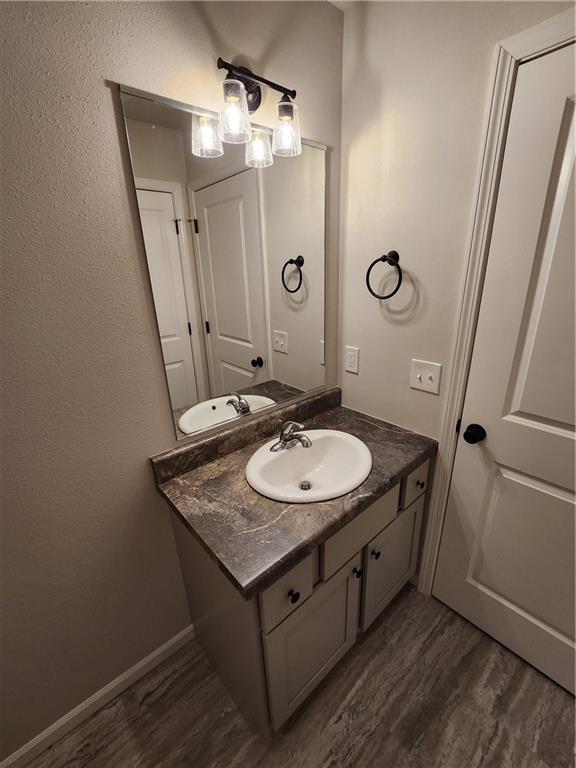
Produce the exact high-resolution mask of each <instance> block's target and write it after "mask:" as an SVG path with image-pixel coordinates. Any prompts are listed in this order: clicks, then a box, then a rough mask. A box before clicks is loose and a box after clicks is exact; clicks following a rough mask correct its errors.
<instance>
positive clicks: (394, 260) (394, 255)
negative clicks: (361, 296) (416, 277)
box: [366, 251, 402, 299]
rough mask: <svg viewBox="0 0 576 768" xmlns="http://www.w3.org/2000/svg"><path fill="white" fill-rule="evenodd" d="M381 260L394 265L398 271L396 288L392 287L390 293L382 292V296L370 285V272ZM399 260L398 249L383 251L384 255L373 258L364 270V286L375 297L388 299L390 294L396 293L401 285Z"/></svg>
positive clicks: (390, 296)
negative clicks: (365, 270) (366, 269)
mask: <svg viewBox="0 0 576 768" xmlns="http://www.w3.org/2000/svg"><path fill="white" fill-rule="evenodd" d="M381 261H383V262H384V263H385V264H390V266H391V267H395V269H396V271H397V272H398V283H397V285H396V288H394V290H393V291H390V293H386V294H384V296H381V295H380V294H379V293H376V291H375V290H373V288H372V286H371V285H370V274H371V272H372V270H373V269H374V267H375V266H376V264H379V263H380V262H381ZM399 261H400V254H399V253H398V251H389V252H388V253H385V254H384V256H380V258H378V259H374V261H373V262H372V264H370V266H369V267H368V271H367V272H366V287H367V288H368V290H369V291H370V293H371V294H372V296H374V297H375V298H376V299H390V298H392V296H394V294H395V293H398V291H399V290H400V286H401V285H402V270H401V269H400V264H398V262H399Z"/></svg>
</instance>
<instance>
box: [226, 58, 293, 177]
mask: <svg viewBox="0 0 576 768" xmlns="http://www.w3.org/2000/svg"><path fill="white" fill-rule="evenodd" d="M216 64H217V67H218V69H225V70H226V73H227V74H226V79H225V80H224V82H223V89H224V102H225V103H224V106H223V108H222V110H221V112H220V118H219V135H220V138H221V139H222V141H224V142H229V143H232V144H241V143H248V142H249V141H250V140H251V138H252V137H251V130H250V118H249V114H250V113H252V112H255V111H256V110H257V109H258V107H259V106H260V103H261V102H262V89H261V87H260V84H262V85H266V86H268V88H272V89H273V90H275V91H278V92H279V93H281V94H282V98H281V99H280V102H279V103H278V113H277V121H276V125H275V127H274V132H273V136H272V153H273V154H275V155H278V156H280V157H294V156H296V155H299V154H301V152H302V140H301V137H300V124H299V120H298V107H297V106H296V104H294V102H293V99H295V98H296V91H295V90H293V89H291V88H286V86H284V85H280V84H279V83H275V82H273V81H272V80H267V79H266V78H265V77H262V76H261V75H257V74H255V73H254V72H252V70H251V69H248V67H240V66H236V65H235V64H231V63H230V62H228V61H224V59H222V58H218V61H217V62H216ZM263 135H264V132H260V139H261V141H257V142H256V143H255V144H254V146H253V147H252V148H250V149H249V147H247V148H246V162H247V164H248V165H252V166H253V167H256V168H263V167H266V165H271V164H272V158H271V157H270V162H268V160H267V159H266V161H265V162H263V161H262V162H263V164H259V165H253V164H254V163H255V162H258V163H260V162H261V159H260V156H261V155H262V157H263V158H264V157H266V158H267V157H268V149H267V147H269V139H268V137H267V136H266V140H265V141H264V140H263V139H262V136H263ZM249 158H250V160H251V162H248V159H249ZM257 158H258V159H257Z"/></svg>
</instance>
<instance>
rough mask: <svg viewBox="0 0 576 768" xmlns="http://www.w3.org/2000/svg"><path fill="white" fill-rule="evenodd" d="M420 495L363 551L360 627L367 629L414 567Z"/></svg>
mask: <svg viewBox="0 0 576 768" xmlns="http://www.w3.org/2000/svg"><path fill="white" fill-rule="evenodd" d="M423 509H424V497H423V496H422V497H421V498H420V499H418V501H416V502H415V503H414V504H412V506H411V507H410V508H409V509H406V510H405V511H404V512H400V514H399V515H398V517H397V518H396V520H394V522H393V523H392V524H391V525H389V526H388V528H386V530H384V531H382V533H380V534H378V536H376V537H375V538H374V539H372V541H371V542H370V543H369V544H368V546H367V547H366V550H365V552H364V569H363V571H364V574H365V577H364V578H365V582H364V597H363V605H362V629H367V628H368V627H369V626H370V624H371V623H372V622H373V621H374V619H375V618H376V617H377V616H378V615H379V613H380V612H381V611H382V610H383V608H385V607H386V605H387V604H388V603H389V602H390V600H392V598H393V597H394V595H395V594H396V593H397V592H399V591H400V589H401V588H402V587H403V586H404V584H406V582H407V581H408V580H409V579H411V578H412V576H413V575H414V573H415V570H416V560H417V557H418V544H419V540H420V524H421V521H422V512H423Z"/></svg>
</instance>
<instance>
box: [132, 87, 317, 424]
mask: <svg viewBox="0 0 576 768" xmlns="http://www.w3.org/2000/svg"><path fill="white" fill-rule="evenodd" d="M215 87H216V88H218V86H217V83H216V82H215ZM218 90H219V89H218ZM218 90H217V91H216V93H218ZM218 98H219V97H218ZM121 99H122V106H123V110H124V118H125V125H126V135H127V138H128V145H129V150H130V158H131V162H132V169H133V177H134V184H135V192H136V199H137V203H138V213H139V217H140V225H141V229H142V236H143V241H144V247H145V252H146V260H147V263H148V274H149V277H150V283H151V288H152V295H153V299H154V308H155V312H156V320H157V327H158V335H159V339H160V345H161V349H162V356H163V363H164V370H165V375H166V382H167V387H168V392H169V396H170V401H171V405H172V418H173V422H174V426H175V429H176V434H177V437H178V438H184V437H186V436H187V435H192V434H194V433H196V432H198V431H200V430H203V429H208V428H211V427H214V426H216V425H218V424H223V423H226V422H229V421H230V420H231V419H236V418H239V417H240V416H243V415H246V414H247V413H254V412H256V411H258V410H259V409H262V408H270V407H272V406H274V405H275V404H277V403H282V402H283V401H286V400H289V399H293V398H294V397H297V396H299V395H302V394H303V393H305V392H307V391H309V390H312V389H317V388H318V387H321V386H322V385H323V384H324V371H325V369H324V361H323V343H324V284H325V275H324V271H325V220H326V210H325V208H326V188H325V184H326V173H325V171H326V151H325V148H321V147H320V146H318V145H315V144H313V143H312V142H308V141H307V140H306V139H303V140H302V153H301V154H300V155H298V156H294V157H288V158H284V157H277V158H276V160H275V162H274V164H273V165H271V166H269V167H259V168H254V167H249V168H247V167H246V162H245V145H242V144H239V145H235V144H226V151H225V152H224V153H223V154H219V153H218V152H214V153H212V156H211V157H199V156H198V155H197V154H195V153H194V152H193V143H194V141H197V139H198V136H197V135H196V134H195V133H194V129H196V133H197V130H198V125H199V117H202V120H201V121H200V122H201V123H202V125H203V126H204V127H206V125H207V122H206V121H207V120H208V118H210V119H212V120H213V121H216V122H217V118H218V115H217V114H216V113H214V112H211V111H210V110H208V109H205V108H203V107H199V106H192V105H187V104H179V103H178V102H174V101H169V100H167V99H163V98H162V97H160V96H155V95H153V94H144V93H143V92H139V91H135V90H133V89H129V88H126V87H125V86H121ZM259 128H262V130H264V131H268V132H269V131H270V129H269V128H266V127H263V126H260V127H258V126H256V125H255V124H252V129H253V130H259ZM294 254H302V257H301V258H302V260H304V259H305V262H306V271H305V272H304V273H302V274H301V276H300V277H299V276H298V275H297V274H293V272H292V271H288V270H286V271H285V273H284V279H285V281H286V284H287V286H288V289H290V291H293V289H294V288H295V287H296V286H298V290H297V291H296V292H290V291H288V290H285V289H284V287H283V284H282V276H283V268H284V265H285V264H286V262H287V261H289V260H290V259H292V260H294ZM294 272H295V271H294ZM297 278H298V279H297ZM230 393H234V394H233V395H231V394H230ZM231 401H232V402H231ZM245 403H247V404H248V407H249V410H247V409H246V405H245Z"/></svg>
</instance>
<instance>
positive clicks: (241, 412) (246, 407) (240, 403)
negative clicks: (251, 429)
mask: <svg viewBox="0 0 576 768" xmlns="http://www.w3.org/2000/svg"><path fill="white" fill-rule="evenodd" d="M230 395H231V397H230V400H227V401H226V405H232V406H233V407H234V409H235V411H236V413H237V414H238V416H247V415H248V414H249V413H251V410H250V403H249V402H248V400H246V399H245V398H244V397H242V395H239V394H238V392H230ZM235 397H236V398H238V400H237V401H236V400H234V398H235Z"/></svg>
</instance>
